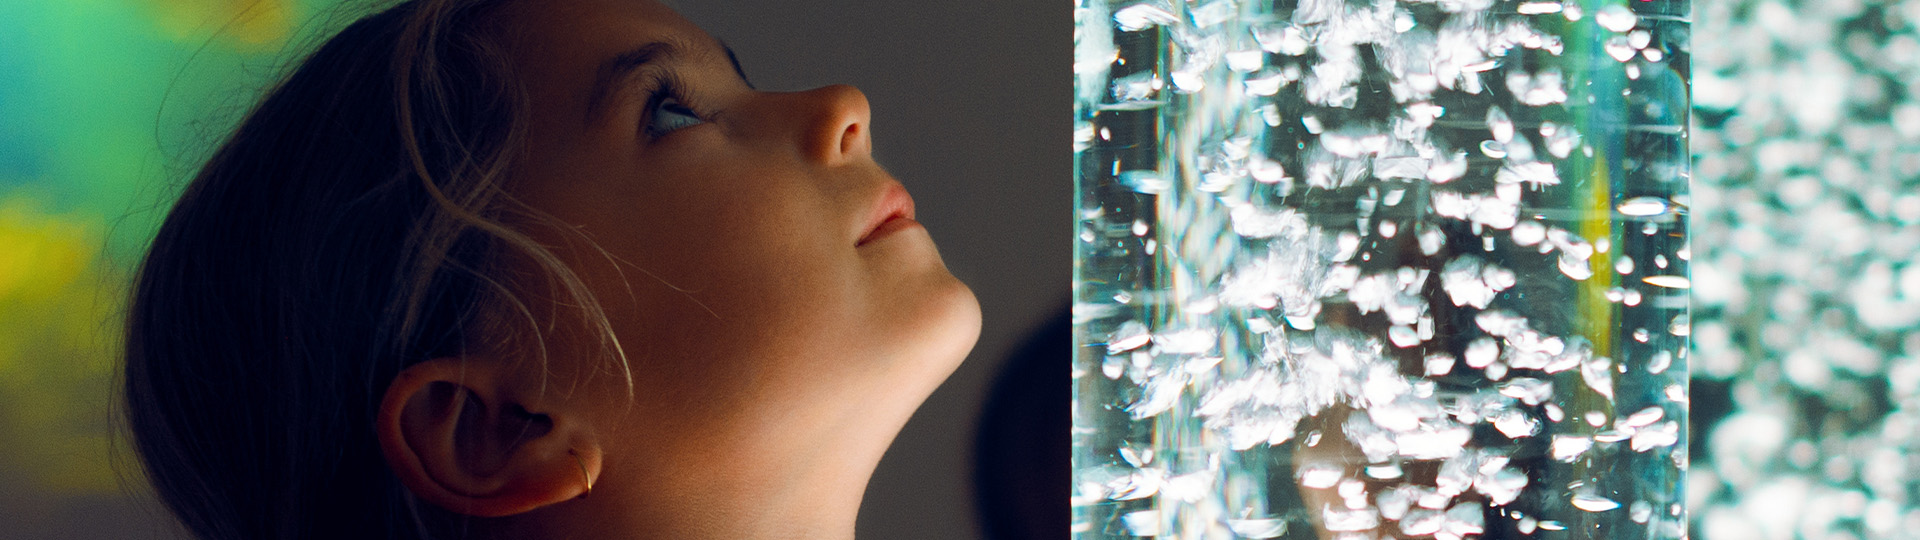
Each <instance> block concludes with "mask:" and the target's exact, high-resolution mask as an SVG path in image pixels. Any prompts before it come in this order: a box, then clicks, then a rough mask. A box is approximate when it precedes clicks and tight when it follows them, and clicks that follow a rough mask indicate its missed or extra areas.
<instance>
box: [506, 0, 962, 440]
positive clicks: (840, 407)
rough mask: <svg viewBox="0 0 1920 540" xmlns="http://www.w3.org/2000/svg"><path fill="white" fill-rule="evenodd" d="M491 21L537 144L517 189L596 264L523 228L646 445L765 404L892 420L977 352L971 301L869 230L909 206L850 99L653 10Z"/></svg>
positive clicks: (610, 0) (585, 9) (590, 10)
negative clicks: (786, 79)
mask: <svg viewBox="0 0 1920 540" xmlns="http://www.w3.org/2000/svg"><path fill="white" fill-rule="evenodd" d="M502 15H503V17H504V18H503V19H502V20H505V21H510V22H509V23H508V24H504V25H502V27H503V28H505V29H506V30H505V31H506V32H507V39H506V43H507V50H508V54H509V55H510V56H511V59H512V62H513V64H514V66H515V69H516V70H517V75H518V76H519V78H520V79H521V80H522V81H524V84H525V86H526V90H527V92H528V95H529V103H528V111H529V114H530V123H529V125H530V128H531V129H530V131H529V133H528V134H529V136H530V138H529V141H528V145H527V150H526V152H525V154H524V155H522V156H521V157H520V160H519V161H517V167H516V169H515V171H516V173H515V175H514V178H513V180H512V181H513V182H514V184H513V187H512V191H513V193H514V194H515V195H516V196H517V197H519V198H521V199H522V200H524V201H525V202H527V203H529V204H530V205H532V206H533V207H535V208H538V209H541V210H544V211H546V212H548V213H551V214H552V215H554V216H556V217H558V218H559V219H560V220H561V221H563V222H565V223H566V224H568V225H570V226H573V227H575V228H577V230H578V232H579V233H584V235H585V236H586V237H588V238H591V239H592V240H593V241H594V242H597V243H598V245H599V246H600V247H602V248H605V250H606V252H605V254H604V255H603V254H602V253H600V252H598V251H595V250H594V249H592V248H591V247H589V246H587V245H585V244H583V243H581V242H579V241H578V237H577V236H572V235H570V234H567V233H563V232H561V231H553V230H536V231H533V232H534V233H535V235H536V238H539V239H541V240H542V241H543V242H544V243H548V244H550V245H555V246H560V247H561V249H562V250H563V252H564V253H565V255H564V256H565V257H566V258H567V259H568V262H569V263H570V264H572V265H573V267H574V268H576V269H577V270H578V271H580V272H581V274H582V276H583V277H584V278H585V279H586V280H587V282H588V286H589V288H591V289H592V290H593V292H594V293H595V294H596V295H597V296H598V297H599V299H600V300H601V302H603V303H604V304H605V306H606V308H607V310H608V314H609V316H610V318H611V320H612V322H613V325H614V331H615V333H616V334H617V335H618V336H619V337H620V339H621V341H622V344H623V346H624V347H625V350H626V352H627V354H628V355H629V357H630V360H631V369H632V374H633V377H634V379H635V383H636V385H637V388H636V389H635V390H636V393H637V394H638V396H637V398H638V404H637V405H639V406H638V407H634V408H633V410H636V411H646V412H644V413H642V414H644V415H647V416H649V417H650V424H649V426H648V427H643V428H642V429H643V430H649V429H672V428H662V427H654V425H655V424H658V425H673V424H676V422H674V420H684V421H685V422H686V423H685V424H679V425H682V426H683V427H685V426H699V427H697V428H691V429H694V430H696V431H715V430H726V429H731V428H729V427H727V425H728V424H727V422H728V421H729V420H732V419H737V418H743V417H753V415H754V413H755V412H756V411H757V410H758V409H767V410H769V411H779V414H784V415H788V416H789V417H791V418H796V419H798V418H812V420H813V421H821V422H842V421H846V420H848V418H839V417H838V416H842V415H845V414H872V413H874V412H877V411H875V410H874V409H873V407H875V406H884V405H885V404H887V403H893V402H896V401H897V402H899V403H901V404H904V405H906V407H905V411H904V412H903V413H901V414H900V415H899V416H900V417H899V418H898V420H899V421H901V422H904V420H905V414H907V413H910V412H911V411H912V409H913V407H914V406H917V404H918V403H919V401H920V400H922V399H924V398H925V396H926V394H927V393H929V392H931V391H932V389H933V388H934V387H935V386H937V385H938V384H939V383H940V381H942V380H944V378H945V377H946V375H947V374H949V373H950V372H951V371H952V369H953V368H954V367H955V366H956V365H957V364H958V362H959V361H960V360H961V359H962V358H964V356H965V355H966V353H967V351H968V350H969V349H970V348H971V347H972V346H973V342H974V340H975V338H976V337H977V335H978V332H979V324H980V321H979V317H980V314H979V306H978V304H977V303H976V301H975V299H974V297H973V294H972V292H971V291H969V290H968V289H967V287H966V286H965V285H963V284H961V283H960V282H959V281H958V280H956V279H955V278H954V277H953V276H952V274H950V273H949V272H948V271H947V269H946V266H945V264H944V263H943V262H942V261H941V259H940V255H939V253H938V251H937V250H936V249H935V247H934V244H933V240H932V238H931V237H929V236H928V234H927V231H926V230H925V229H923V228H921V227H920V226H918V224H915V223H913V222H911V221H910V220H909V221H906V222H900V223H893V224H891V226H888V227H881V228H880V231H882V234H877V235H870V234H869V233H871V232H873V231H874V230H875V226H876V225H877V224H879V223H881V222H882V221H885V220H887V219H888V217H889V216H892V215H898V214H902V213H910V212H911V209H910V208H911V206H910V205H911V202H910V200H909V199H906V198H905V191H904V190H903V189H900V186H899V183H898V182H897V181H895V180H894V178H893V177H892V176H891V175H889V174H887V172H886V171H885V170H882V169H881V167H880V166H879V165H878V164H877V163H875V162H874V160H873V157H872V154H871V139H870V138H869V131H870V127H869V122H870V119H869V113H868V109H867V102H866V98H865V97H864V96H863V95H861V94H860V93H859V91H857V90H854V89H853V88H851V87H846V86H833V87H824V88H819V89H814V90H810V91H805V92H793V93H783V92H762V91H758V90H755V89H754V88H752V87H750V86H749V85H748V84H747V82H746V81H745V80H744V78H743V76H742V75H741V74H739V73H738V72H737V71H736V67H735V65H734V64H733V63H732V62H731V61H730V60H729V57H730V54H729V52H728V51H727V50H725V49H724V48H723V46H722V45H721V44H720V43H719V42H718V41H717V40H715V39H714V38H713V37H711V36H708V35H707V34H706V33H705V32H702V31H701V30H700V29H698V28H696V27H695V26H693V25H692V23H689V22H687V21H686V20H684V19H682V18H680V17H679V16H678V15H677V14H675V13H673V12H672V11H671V10H669V9H667V8H665V7H663V6H661V5H659V4H657V3H655V2H653V1H651V0H641V1H633V0H579V1H569V2H518V3H515V4H513V5H511V6H509V8H508V9H507V10H506V12H504V13H502ZM643 60H644V63H641V61H643ZM623 61H624V62H625V67H624V69H623V68H622V67H621V62H623ZM665 80H673V81H674V82H673V83H671V84H670V85H668V86H669V87H663V85H662V81H665ZM901 203H905V206H904V207H902V204H901ZM902 224H905V225H906V226H905V227H900V225H902ZM613 261H618V262H617V263H616V262H613ZM555 361H561V360H559V359H556V360H555ZM601 380H602V381H604V382H605V383H607V384H609V385H617V386H620V387H622V388H624V385H622V384H619V377H603V378H602V379H601ZM863 409H864V411H863ZM816 413H817V414H816ZM663 414H664V415H666V416H671V417H672V418H665V417H663V416H662V415H663ZM809 415H814V416H819V417H818V418H813V417H811V416H809ZM820 415H824V416H820ZM888 416H891V415H888ZM874 420H879V418H875V419H874ZM799 423H800V424H803V425H796V426H794V429H796V430H804V429H815V428H817V426H807V425H804V424H808V423H811V421H810V422H799ZM881 423H892V422H891V419H889V420H884V421H881ZM764 427H765V426H758V428H764ZM886 428H887V429H889V430H897V428H898V425H897V424H895V425H889V426H886ZM890 433H891V432H889V434H888V435H887V436H888V437H891V434H890ZM716 435H724V434H716Z"/></svg>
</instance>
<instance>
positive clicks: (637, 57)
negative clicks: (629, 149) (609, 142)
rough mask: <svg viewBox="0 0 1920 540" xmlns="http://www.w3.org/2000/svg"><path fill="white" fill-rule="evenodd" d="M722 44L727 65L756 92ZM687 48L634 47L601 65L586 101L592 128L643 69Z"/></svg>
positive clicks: (670, 44) (669, 44)
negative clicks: (615, 98)
mask: <svg viewBox="0 0 1920 540" xmlns="http://www.w3.org/2000/svg"><path fill="white" fill-rule="evenodd" d="M716 41H717V40H716ZM719 44H720V49H721V50H723V51H725V52H726V53H727V62H728V63H730V64H732V65H733V73H734V74H735V75H739V76H740V82H743V83H746V85H747V88H753V82H751V81H748V80H747V72H746V70H744V69H741V68H740V58H739V56H736V55H735V54H734V52H733V47H730V46H728V45H727V44H726V42H724V41H721V42H719ZM687 45H688V44H687V42H685V41H682V40H677V39H676V40H669V41H655V42H651V43H647V44H645V45H641V46H639V47H634V48H633V49H630V50H628V51H626V52H623V53H620V54H617V55H614V56H613V57H612V58H608V59H607V60H606V61H605V62H602V63H601V64H600V68H599V69H597V70H595V72H594V78H593V87H592V89H591V90H590V91H589V92H590V93H589V94H588V97H587V117H586V120H587V123H588V124H589V125H591V124H593V123H595V121H596V119H598V118H599V116H600V110H601V109H602V108H604V107H606V101H607V99H608V98H611V97H613V95H614V94H615V93H616V92H619V91H621V90H624V89H625V88H626V87H627V85H628V84H630V82H631V81H632V80H633V76H634V74H635V73H637V72H639V71H640V69H641V68H643V67H646V66H647V65H648V64H653V63H655V62H658V61H661V60H664V59H670V58H673V57H674V56H676V55H677V54H678V53H679V52H680V51H681V50H684V49H690V48H692V47H688V46H687Z"/></svg>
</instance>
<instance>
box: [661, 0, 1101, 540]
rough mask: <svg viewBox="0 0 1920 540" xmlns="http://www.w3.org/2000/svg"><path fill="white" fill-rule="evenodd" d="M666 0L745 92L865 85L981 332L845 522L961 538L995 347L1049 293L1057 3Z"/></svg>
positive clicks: (1060, 229)
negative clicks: (743, 77) (704, 35)
mask: <svg viewBox="0 0 1920 540" xmlns="http://www.w3.org/2000/svg"><path fill="white" fill-rule="evenodd" d="M673 4H674V5H676V7H677V8H678V9H679V10H680V12H681V13H682V14H684V15H686V16H687V18H689V19H692V20H693V21H694V22H696V23H698V24H700V25H701V27H703V28H705V29H706V30H707V31H708V32H709V33H712V34H714V35H715V36H718V37H719V38H721V39H723V40H726V41H727V43H728V44H729V45H731V46H732V47H733V48H734V49H735V50H736V51H737V52H738V53H739V56H740V61H741V64H742V65H743V66H744V67H745V68H746V70H747V74H748V75H749V76H751V77H752V79H753V81H754V84H755V85H756V86H759V87H761V88H763V89H772V90H797V89H805V88H811V87H814V86H819V85H824V84H833V83H846V84H852V85H854V86H857V87H859V88H860V90H861V91H862V92H865V93H866V94H867V98H868V100H869V101H870V102H871V103H872V105H873V128H874V131H873V138H874V151H875V154H876V157H877V159H879V161H880V163H881V164H882V165H885V166H886V167H887V169H888V170H889V171H891V172H892V173H893V174H894V176H896V177H898V178H899V179H900V181H901V182H902V183H904V184H906V186H907V189H908V190H909V191H911V192H913V196H914V200H915V202H916V203H917V206H918V210H919V217H920V221H921V222H922V223H925V224H926V226H927V229H928V230H929V231H930V232H932V233H933V238H934V240H935V241H936V242H937V243H939V245H940V253H941V255H942V257H943V258H944V259H945V260H946V261H947V265H948V267H949V268H951V269H952V270H953V273H954V275H957V276H959V277H960V279H961V280H963V281H965V282H966V283H967V284H969V285H971V286H972V287H973V290H974V292H975V293H976V294H977V295H978V296H979V298H980V305H981V308H982V310H983V313H984V326H983V329H982V331H981V335H980V342H979V345H977V346H975V347H974V351H973V355H972V356H971V357H970V358H968V359H967V362H966V364H964V365H963V366H961V368H960V369H959V371H958V372H957V373H955V374H954V376H953V378H952V379H949V380H948V381H947V383H946V385H945V386H943V387H941V388H940V390H939V391H938V392H936V393H935V394H934V395H933V398H932V399H931V400H929V401H928V402H927V404H926V405H925V406H923V407H921V409H920V411H919V413H918V414H916V415H915V416H914V418H913V420H912V421H911V422H910V423H908V424H907V428H906V430H905V431H904V432H903V433H901V435H900V438H899V439H898V440H896V441H895V442H894V445H893V448H892V449H890V450H888V452H887V456H886V458H885V459H884V460H883V461H882V462H881V464H880V470H879V471H878V472H877V473H876V474H875V475H874V480H873V483H872V484H871V485H870V486H869V488H868V489H867V497H866V501H865V504H864V506H863V508H862V509H861V513H860V522H859V529H858V534H859V536H860V537H861V538H867V539H896V538H897V539H906V538H913V539H926V540H937V539H963V538H964V539H972V538H979V537H980V536H981V531H980V526H979V524H978V520H977V517H976V516H975V513H974V504H973V493H972V484H971V460H972V445H973V433H974V429H975V426H976V423H977V419H978V411H979V409H980V405H981V402H982V401H983V400H984V398H985V397H986V393H987V388H988V385H989V383H990V382H991V381H992V378H993V376H994V375H995V374H996V373H997V372H998V370H999V368H1000V367H1001V365H1002V364H1003V363H1004V360H1005V359H1006V356H1007V355H1008V354H1009V353H1010V351H1011V349H1012V348H1013V347H1015V346H1017V345H1018V343H1019V341H1020V340H1021V339H1022V338H1023V337H1025V335H1026V334H1027V333H1028V332H1030V331H1031V330H1032V328H1033V327H1034V326H1035V325H1037V324H1039V323H1041V322H1042V321H1043V319H1045V318H1046V317H1047V316H1049V315H1051V314H1052V313H1053V312H1054V311H1055V310H1057V309H1059V308H1060V307H1061V306H1064V305H1065V304H1066V302H1067V296H1068V286H1069V283H1070V279H1071V278H1070V273H1069V272H1070V267H1071V264H1072V260H1071V257H1072V252H1071V249H1072V244H1071V243H1070V242H1071V241H1072V240H1071V235H1072V230H1073V229H1072V227H1073V225H1072V224H1073V221H1072V215H1071V214H1070V213H1069V212H1070V211H1069V209H1070V208H1071V207H1072V200H1073V199H1072V197H1073V192H1072V176H1070V174H1071V169H1072V165H1071V164H1072V156H1071V152H1072V147H1071V141H1070V138H1069V137H1070V135H1071V130H1072V127H1071V125H1072V108H1071V107H1072V102H1071V101H1070V100H1071V97H1070V96H1071V92H1072V80H1071V78H1070V77H1069V73H1070V71H1069V69H1070V65H1071V56H1072V48H1073V38H1072V33H1071V25H1072V16H1073V11H1072V7H1071V6H1069V5H1068V4H1067V2H1065V1H1062V0H967V1H934V0H820V1H807V0H679V1H678V2H674V3H673ZM1062 358H1063V359H1064V358H1065V356H1064V354H1063V356H1062ZM1063 369H1064V367H1063ZM1063 373H1064V371H1063ZM1060 384H1066V380H1065V379H1064V378H1063V379H1062V380H1061V381H1060ZM1061 406H1065V404H1064V403H1062V404H1061ZM1061 427H1062V429H1065V426H1061ZM1061 459H1065V456H1061ZM1061 504H1065V501H1061ZM1062 526H1063V527H1064V524H1062ZM1060 535H1061V536H1062V537H1064V536H1065V535H1066V531H1065V530H1061V531H1060Z"/></svg>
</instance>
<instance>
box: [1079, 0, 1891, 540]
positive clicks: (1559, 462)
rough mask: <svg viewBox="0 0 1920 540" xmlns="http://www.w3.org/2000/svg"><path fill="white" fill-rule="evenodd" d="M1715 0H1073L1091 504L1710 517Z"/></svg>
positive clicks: (1266, 523) (1376, 527)
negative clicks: (1699, 487) (1697, 450)
mask: <svg viewBox="0 0 1920 540" xmlns="http://www.w3.org/2000/svg"><path fill="white" fill-rule="evenodd" d="M1689 9H1690V8H1689V5H1688V3H1687V2H1685V1H1674V0H1655V1H1644V0H1635V1H1631V2H1628V1H1600V0H1592V1H1584V2H1575V1H1567V2H1545V1H1513V0H1300V1H1298V2H1284V3H1272V2H1254V1H1242V0H1144V1H1143V0H1076V2H1075V17H1076V20H1077V24H1076V27H1075V38H1074V39H1075V78H1076V88H1077V90H1076V93H1075V95H1076V96H1077V97H1076V126H1075V130H1074V133H1075V149H1076V153H1075V160H1076V169H1077V171H1078V173H1077V186H1078V195H1077V198H1076V213H1077V217H1078V220H1079V224H1078V226H1079V230H1078V233H1079V234H1078V237H1079V241H1078V242H1077V248H1076V255H1077V257H1076V270H1075V272H1076V275H1075V280H1076V281H1075V306H1074V320H1075V325H1076V330H1075V331H1076V343H1077V345H1078V346H1077V349H1076V359H1075V367H1074V370H1073V374H1074V385H1075V408H1074V432H1073V433H1074V434H1073V437H1074V439H1073V441H1074V454H1073V467H1074V468H1075V480H1074V488H1073V499H1072V504H1073V513H1074V514H1073V515H1074V517H1073V523H1072V527H1073V531H1074V534H1075V535H1076V536H1077V537H1080V538H1129V537H1168V538H1174V537H1178V538H1188V539H1194V538H1223V539H1224V538H1274V537H1281V536H1288V537H1321V538H1343V539H1355V540H1357V539H1361V538H1436V539H1452V540H1458V539H1465V538H1478V537H1483V536H1484V537H1492V538H1507V537H1513V536H1514V535H1540V536H1541V537H1547V538H1571V536H1566V535H1568V534H1580V535H1585V536H1579V537H1620V538H1627V537H1632V538H1659V539H1669V538H1681V537H1684V536H1685V534H1686V529H1685V527H1686V525H1685V523H1686V518H1685V513H1684V512H1683V511H1682V507H1681V503H1682V502H1683V501H1682V500H1681V496H1680V493H1681V487H1682V482H1681V478H1682V476H1681V472H1682V471H1683V470H1684V469H1685V468H1686V466H1687V450H1686V449H1687V445H1686V431H1685V430H1684V429H1683V427H1684V426H1685V425H1686V418H1687V408H1686V406H1687V401H1688V393H1687V385H1686V381H1687V379H1686V377H1687V373H1688V369H1687V354H1688V351H1687V347H1686V342H1687V339H1688V337H1689V336H1690V334H1691V328H1692V327H1691V324H1690V323H1689V322H1688V321H1690V320H1691V319H1690V318H1689V315H1688V311H1687V309H1688V300H1687V294H1688V292H1689V291H1690V290H1691V283H1692V281H1691V278H1690V275H1689V273H1688V268H1687V267H1688V264H1689V260H1688V259H1689V254H1690V252H1689V251H1688V249H1687V248H1686V241H1687V230H1686V217H1687V215H1688V212H1689V205H1690V199H1689V195H1688V191H1687V177H1688V171H1689V165H1688V150H1687V141H1688V139H1687V117H1686V116H1685V114H1684V112H1685V110H1686V107H1687V95H1688V94H1687V84H1688V82H1687V81H1688V73H1689V71H1688V62H1689V53H1688V49H1687V39H1688V35H1689V34H1690V33H1691V31H1692V30H1691V25H1690V21H1689V17H1690V11H1689ZM1916 115H1920V111H1916Z"/></svg>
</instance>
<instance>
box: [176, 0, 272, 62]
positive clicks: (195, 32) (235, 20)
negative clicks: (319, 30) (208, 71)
mask: <svg viewBox="0 0 1920 540" xmlns="http://www.w3.org/2000/svg"><path fill="white" fill-rule="evenodd" d="M146 2H147V4H148V7H150V8H152V9H153V10H154V13H155V18H156V20H155V22H156V23H158V24H159V25H160V29H161V30H162V31H164V32H166V34H167V35H169V36H172V37H173V38H174V39H178V40H181V41H199V40H204V39H207V38H208V37H215V38H221V39H222V40H223V41H228V42H230V43H233V44H235V45H236V46H238V48H240V49H243V50H261V49H269V48H273V47H277V46H279V45H280V44H281V43H283V42H285V41H286V39H287V36H288V35H289V34H291V33H292V31H293V15H294V10H293V4H294V0H146Z"/></svg>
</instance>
